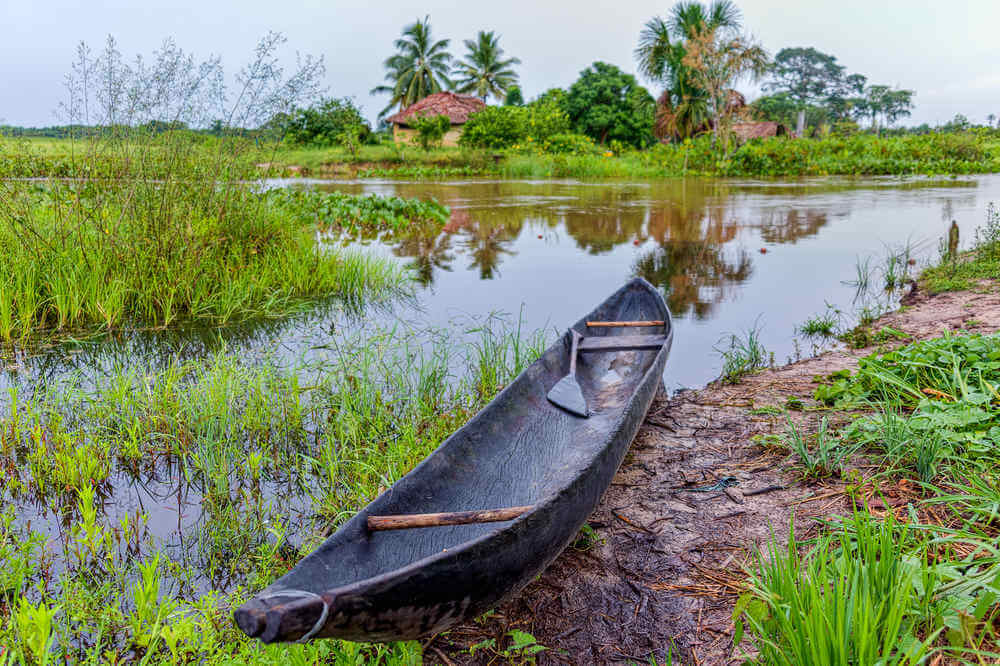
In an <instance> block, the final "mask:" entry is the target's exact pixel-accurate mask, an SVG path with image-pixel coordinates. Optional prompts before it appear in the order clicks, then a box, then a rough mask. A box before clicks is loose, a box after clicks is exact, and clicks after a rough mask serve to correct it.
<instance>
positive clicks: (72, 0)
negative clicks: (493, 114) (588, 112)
mask: <svg viewBox="0 0 1000 666" xmlns="http://www.w3.org/2000/svg"><path fill="white" fill-rule="evenodd" d="M738 4H739V6H740V8H741V9H742V10H743V14H744V24H745V27H746V28H747V29H748V30H749V31H750V32H751V33H753V34H754V35H755V36H756V37H757V38H758V39H760V40H761V41H762V42H763V44H764V46H765V47H766V48H767V49H768V50H769V51H770V52H771V53H772V54H774V53H776V52H777V51H778V50H780V49H781V48H783V47H786V46H813V47H815V48H817V49H819V50H820V51H823V52H826V53H830V54H832V55H835V56H836V57H837V58H838V60H839V62H840V63H841V64H843V65H845V66H846V67H847V69H848V72H858V73H861V74H865V75H866V76H868V78H869V82H872V83H884V84H888V85H892V86H897V87H903V88H909V89H912V90H915V91H916V93H917V94H916V97H915V102H916V107H915V109H914V112H913V116H912V118H910V119H909V120H907V121H905V122H906V124H920V123H922V122H928V123H931V124H934V123H939V122H944V121H947V120H949V119H951V118H952V117H953V116H954V115H955V114H956V113H963V114H965V115H966V116H968V117H969V118H970V119H971V120H973V121H975V122H983V121H984V120H985V118H986V116H987V114H989V113H995V114H997V115H1000V0H951V1H950V2H942V1H941V0H824V1H822V2H821V1H815V0H741V1H740V0H738ZM0 6H2V7H3V9H2V11H0V25H3V26H4V28H5V30H4V31H3V32H4V36H3V39H2V40H0V91H2V92H0V123H7V124H16V125H29V126H30V125H35V126H40V125H49V124H55V123H57V122H59V120H58V118H57V117H56V116H55V114H54V109H55V108H56V107H57V105H58V103H59V101H60V100H62V98H63V90H62V78H63V75H64V74H65V73H66V72H67V71H68V70H69V65H70V63H71V61H72V59H73V51H74V48H75V46H76V44H77V42H79V41H80V40H85V41H87V42H88V43H89V44H90V45H91V46H92V47H94V48H95V49H96V48H99V47H100V46H101V44H102V43H103V41H104V39H105V37H106V36H107V34H108V33H111V34H113V35H114V36H115V37H116V38H117V40H118V42H119V45H120V48H121V51H122V53H123V54H124V55H125V56H126V57H132V56H134V55H135V54H136V53H143V54H145V55H148V54H149V53H150V52H151V51H152V50H153V49H154V48H156V47H157V46H158V45H159V43H160V42H161V41H162V40H163V38H164V37H168V36H172V37H173V38H174V39H175V41H176V42H177V43H178V45H179V46H181V47H182V48H184V49H185V50H187V51H193V52H194V53H195V54H197V55H199V56H202V57H204V56H207V55H209V54H212V53H218V54H220V55H221V56H222V58H223V62H224V63H225V64H226V66H227V71H228V72H230V73H232V72H234V71H235V70H237V69H238V68H239V66H240V65H242V64H243V63H244V62H246V60H247V59H248V58H249V54H250V52H251V49H252V48H253V47H254V45H255V44H256V42H257V40H258V38H259V37H260V36H261V35H263V34H264V33H265V32H266V31H267V30H277V31H280V32H282V33H284V34H285V35H286V36H287V37H288V40H289V43H288V46H289V55H293V54H294V51H295V50H298V51H300V52H302V53H311V54H314V55H323V56H325V58H326V64H327V84H328V86H329V93H330V94H331V95H334V96H337V97H340V96H353V97H354V98H355V100H356V101H357V102H358V103H359V104H360V105H361V107H362V109H363V110H364V112H365V113H366V115H368V116H369V117H374V116H375V114H376V113H377V112H378V111H379V110H380V109H381V108H382V107H383V106H384V105H385V102H386V100H385V99H384V98H382V97H378V98H376V97H370V96H369V95H368V91H369V90H370V89H371V88H372V87H373V86H375V85H377V84H379V83H381V81H382V75H383V71H382V68H381V63H382V61H383V60H384V59H385V58H386V57H387V56H388V55H389V54H390V53H391V52H392V41H393V40H394V39H395V38H396V37H397V36H398V35H399V32H400V30H401V29H402V27H403V26H404V25H405V24H408V23H410V22H412V21H413V20H414V19H416V18H418V17H423V15H424V14H429V15H430V17H431V25H432V27H433V30H434V34H435V36H436V37H437V38H444V37H446V38H450V39H451V40H452V48H451V52H452V54H453V55H456V56H457V55H462V54H463V53H464V47H463V46H462V40H464V39H467V38H471V37H472V36H474V34H475V33H476V32H477V31H478V30H481V29H486V30H496V31H498V32H499V33H500V34H501V35H502V38H501V45H502V46H503V47H504V48H505V49H506V50H507V53H508V54H509V55H515V56H517V57H519V58H521V60H522V61H523V64H522V65H521V66H520V69H519V71H520V75H521V83H522V88H523V89H524V93H525V97H526V98H528V99H530V98H531V97H533V96H534V95H536V94H538V93H539V92H541V91H542V90H544V89H546V88H550V87H552V86H562V87H566V86H568V85H570V84H571V83H572V82H573V81H574V80H575V79H576V76H577V74H578V73H579V72H580V70H582V69H584V68H585V67H587V66H588V65H589V64H590V63H591V62H593V61H595V60H603V61H606V62H610V63H613V64H615V65H618V66H619V67H621V68H622V69H624V70H626V71H629V72H635V63H634V61H633V59H632V50H633V49H634V48H635V43H636V39H637V37H638V34H639V31H640V29H641V28H642V24H643V23H644V22H645V21H646V20H647V19H649V18H650V17H651V16H653V15H655V14H658V13H659V14H665V13H666V11H667V10H668V9H669V7H670V6H671V2H670V1H669V0H668V1H666V2H664V1H659V2H656V1H652V0H619V1H618V2H614V3H609V2H594V1H593V0H555V1H544V0H504V1H502V2H490V3H481V2H475V1H473V0H462V1H460V2H458V1H448V0H424V2H421V3H419V4H416V3H409V2H402V1H399V0H379V1H378V2H372V3H360V2H348V1H345V0H325V1H324V0H285V1H283V2H275V1H274V0H268V1H264V0H240V1H239V2H237V1H235V0H172V1H170V2H166V1H165V0H142V1H137V0H132V1H127V0H117V1H110V0H90V1H87V0H47V1H42V0H35V1H32V0H0ZM644 83H645V82H644ZM651 92H653V94H654V95H656V94H658V91H657V90H655V89H653V88H652V87H651ZM750 92H753V91H750ZM752 96H756V95H755V94H754V95H752Z"/></svg>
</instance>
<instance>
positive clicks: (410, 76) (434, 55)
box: [371, 16, 452, 116]
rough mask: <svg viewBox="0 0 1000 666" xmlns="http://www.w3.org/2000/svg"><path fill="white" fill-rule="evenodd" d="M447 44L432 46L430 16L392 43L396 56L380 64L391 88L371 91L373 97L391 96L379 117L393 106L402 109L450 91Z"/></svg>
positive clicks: (445, 40)
mask: <svg viewBox="0 0 1000 666" xmlns="http://www.w3.org/2000/svg"><path fill="white" fill-rule="evenodd" d="M449 43H450V40H447V39H441V40H438V41H436V42H435V41H434V40H433V39H432V38H431V26H430V17H429V16H425V17H424V20H423V21H420V20H418V21H417V22H416V23H413V24H412V25H408V26H406V28H404V29H403V35H402V37H400V38H399V39H397V40H396V41H395V42H393V46H395V47H396V50H397V53H396V54H395V55H392V56H390V57H388V58H386V60H385V62H384V63H383V66H384V67H385V69H386V73H385V80H386V81H387V82H388V83H389V84H390V85H381V86H376V87H374V88H372V90H371V94H372V95H378V94H381V93H388V94H390V95H392V99H390V100H389V104H388V105H387V106H386V107H385V108H384V109H382V112H381V113H380V114H379V116H384V115H385V114H386V113H388V112H389V111H390V110H392V108H393V107H394V106H398V107H399V108H400V109H404V108H406V107H408V106H410V105H411V104H413V103H415V102H419V101H420V100H422V99H423V98H424V97H427V96H428V95H432V94H434V93H436V92H441V91H442V90H445V89H447V88H450V87H451V85H452V83H451V80H450V79H449V78H448V72H449V70H450V68H451V54H449V53H448V51H447V49H448V44H449Z"/></svg>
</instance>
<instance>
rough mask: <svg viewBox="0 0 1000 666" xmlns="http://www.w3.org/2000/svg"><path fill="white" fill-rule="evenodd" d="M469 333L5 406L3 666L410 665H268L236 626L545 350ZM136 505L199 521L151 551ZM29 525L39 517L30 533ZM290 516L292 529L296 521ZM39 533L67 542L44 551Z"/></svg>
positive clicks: (401, 655) (400, 656) (341, 347)
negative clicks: (254, 600)
mask: <svg viewBox="0 0 1000 666" xmlns="http://www.w3.org/2000/svg"><path fill="white" fill-rule="evenodd" d="M469 333H470V334H471V335H472V341H471V342H469V343H468V344H456V342H455V340H454V334H445V333H441V334H439V335H438V336H436V337H434V338H433V339H432V341H431V342H430V343H429V344H428V345H427V346H424V347H421V346H419V344H418V343H416V342H412V340H413V337H412V334H411V333H410V332H403V331H382V332H375V333H371V332H369V333H367V334H366V335H364V336H358V338H357V339H346V340H339V341H338V344H337V349H336V350H335V351H331V353H330V354H329V356H328V357H325V358H324V357H321V358H319V359H318V360H315V361H312V362H310V364H308V365H301V364H300V365H296V366H293V367H287V368H286V367H281V366H278V365H276V364H274V363H272V362H268V361H265V362H263V363H262V364H259V365H246V364H243V363H240V362H239V361H237V360H236V359H235V358H233V357H232V356H229V355H226V354H224V353H223V354H219V355H217V356H216V357H214V358H211V359H208V360H204V361H189V362H179V361H175V362H172V363H170V364H168V365H167V366H165V367H164V368H162V369H160V370H157V371H151V370H149V369H136V368H131V369H129V368H120V369H116V370H114V371H112V372H111V373H110V375H109V376H107V377H106V378H104V379H102V380H101V381H100V382H98V383H97V385H96V388H85V385H84V382H83V381H82V380H81V379H73V378H70V379H66V380H63V381H60V382H58V383H55V384H41V385H39V386H38V387H37V388H36V390H35V391H34V392H33V394H32V395H30V396H29V395H21V394H19V393H18V392H12V393H11V395H10V398H9V400H8V401H7V407H6V413H5V414H4V415H3V417H2V419H0V466H2V468H3V469H4V470H5V473H4V477H3V482H2V484H0V501H2V503H3V506H4V507H5V509H4V510H3V511H2V512H0V559H2V561H3V562H4V566H3V567H2V568H0V589H3V590H4V593H3V595H4V596H3V599H2V600H0V645H3V646H6V648H7V649H9V650H10V654H11V655H12V659H13V660H14V663H21V662H24V663H56V662H60V663H61V662H62V661H63V660H65V659H68V660H70V661H73V662H80V663H106V662H115V661H122V660H125V661H141V662H143V663H187V662H198V663H212V664H224V663H258V664H265V663H293V664H316V663H326V664H369V663H378V664H417V663H420V661H421V658H420V646H419V644H416V643H400V644H395V645H388V646H384V645H383V646H379V645H361V644H354V643H348V642H343V641H318V642H316V643H314V644H311V645H290V646H264V645H261V644H260V643H258V642H257V641H254V640H250V639H247V638H246V637H245V636H243V635H242V634H241V633H240V632H239V631H238V629H236V627H235V625H234V623H233V622H232V618H231V615H230V613H231V609H232V607H233V606H234V605H235V604H238V603H240V602H241V600H245V599H246V598H248V597H249V596H250V595H252V594H253V593H254V592H255V591H257V590H259V589H260V588H261V587H263V586H265V585H267V584H268V583H269V582H271V581H272V580H274V579H275V578H276V577H277V576H279V575H281V574H282V573H284V572H285V571H287V570H288V569H289V567H291V566H292V565H294V563H295V562H296V561H297V560H298V559H299V558H300V557H302V556H304V555H305V554H307V553H308V552H309V551H310V550H311V549H312V548H314V547H315V546H316V545H318V544H319V543H320V542H321V541H322V539H323V537H324V535H325V534H328V533H329V532H330V531H332V530H333V529H334V528H336V526H337V525H338V524H340V523H341V522H343V521H344V520H346V519H348V518H349V517H350V516H352V515H353V514H354V513H355V512H356V511H357V510H358V509H359V508H361V507H362V506H364V505H365V504H366V503H367V502H369V501H370V500H372V499H373V498H374V497H375V496H377V495H378V494H379V493H380V492H382V490H384V489H385V488H386V487H388V486H389V485H391V484H392V483H393V482H394V481H396V480H397V479H398V478H400V477H401V476H402V475H404V474H405V473H406V472H407V471H409V470H410V469H412V467H413V466H414V465H416V464H417V463H418V462H419V461H420V460H422V459H423V458H424V457H425V456H426V455H427V454H428V453H429V452H430V451H431V450H433V449H434V448H435V447H436V446H437V445H438V444H439V443H440V442H441V441H442V440H443V439H444V438H445V437H446V436H447V435H448V434H450V433H451V432H452V431H453V430H455V429H456V428H457V427H458V426H460V425H461V424H463V423H465V422H466V421H467V420H468V419H469V418H470V416H471V415H472V414H473V413H475V412H476V411H477V410H478V409H480V408H481V407H482V406H484V405H485V404H486V403H487V402H488V401H489V400H490V399H492V397H493V396H494V395H495V394H496V392H497V391H499V390H500V389H501V388H502V387H503V385H505V384H506V383H507V382H509V381H510V379H511V378H512V377H513V376H515V375H516V374H517V373H518V372H519V371H520V370H521V369H522V368H523V367H525V366H526V365H527V364H528V363H529V362H531V361H532V360H533V359H534V358H535V357H537V355H538V353H539V352H540V350H541V348H542V346H543V340H542V338H541V337H540V336H539V335H537V334H536V335H527V334H524V333H523V332H521V331H520V329H519V328H510V327H509V326H507V325H506V323H504V322H503V321H500V320H498V319H495V318H491V319H490V320H488V321H486V322H484V323H483V324H482V325H481V326H480V327H478V328H477V329H475V330H472V331H470V332H469ZM453 368H458V369H461V370H460V372H459V373H458V374H457V375H456V374H453V370H452V369H453ZM137 488H146V489H149V490H150V492H153V493H155V492H159V491H157V489H160V491H162V492H164V493H165V494H166V495H167V496H169V497H170V498H171V499H170V500H168V503H170V502H176V498H177V497H189V498H190V499H194V500H195V502H194V503H193V504H192V503H189V504H187V505H186V506H184V507H181V509H182V510H183V511H185V512H193V513H195V514H196V515H197V520H196V521H195V522H194V523H193V525H191V526H189V527H187V528H185V529H184V531H183V532H181V531H178V532H172V533H171V536H170V537H168V539H167V540H168V541H170V542H174V543H176V542H178V539H179V537H183V538H182V539H180V542H181V543H182V544H187V545H186V547H183V548H177V547H173V548H170V549H166V548H165V547H164V545H165V544H164V543H163V542H162V541H160V540H158V539H154V538H152V537H151V535H150V533H149V532H147V529H146V525H147V523H148V520H149V516H148V515H146V514H145V512H144V511H143V510H141V509H140V510H139V511H132V509H130V507H131V506H133V504H131V503H129V502H123V501H122V500H123V498H124V496H127V495H134V492H135V490H134V489H137ZM105 498H109V499H108V500H106V499H105ZM110 498H114V499H110ZM198 498H200V501H197V499H198ZM29 506H32V507H36V506H40V507H48V509H47V510H45V511H43V512H42V514H41V516H42V517H41V518H40V517H38V516H36V517H35V518H33V519H31V520H28V519H27V518H25V517H23V515H24V514H23V513H22V508H24V507H29ZM291 507H304V511H303V513H302V514H301V516H300V517H299V518H294V519H293V518H291V516H292V515H294V514H293V513H292V512H291V511H290V508H291ZM45 521H58V522H59V524H60V525H63V526H64V527H63V528H62V529H61V530H59V532H58V533H57V536H56V537H54V538H49V537H46V536H43V532H42V531H39V527H40V525H44V523H45ZM293 544H296V545H293ZM206 586H207V591H206ZM197 590H200V591H197ZM81 636H87V637H88V639H87V640H86V641H81V640H79V637H81Z"/></svg>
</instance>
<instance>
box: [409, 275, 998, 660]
mask: <svg viewBox="0 0 1000 666" xmlns="http://www.w3.org/2000/svg"><path fill="white" fill-rule="evenodd" d="M904 303H906V304H907V307H905V308H903V309H902V310H901V311H899V312H896V313H893V314H890V315H887V316H885V317H883V318H882V319H880V320H879V321H878V322H876V323H875V324H874V325H873V327H872V329H873V330H877V329H880V328H882V327H885V326H889V327H892V328H894V329H896V330H900V331H903V332H905V333H907V334H908V335H910V336H912V337H911V339H910V340H909V341H912V340H919V339H926V338H932V337H937V336H940V335H941V334H942V333H943V332H944V331H949V330H956V329H960V328H965V329H967V330H969V331H972V332H981V333H988V332H995V331H997V330H1000V295H998V291H997V289H996V285H994V284H991V283H983V284H981V285H980V287H979V288H978V289H976V290H975V291H967V292H955V293H948V294H939V295H933V296H928V295H925V294H920V293H914V294H911V295H909V296H908V297H907V298H905V299H904ZM895 344H896V345H899V344H905V342H904V341H898V342H896V343H895ZM873 351H875V348H873V347H869V348H865V349H858V350H847V349H839V350H835V351H831V352H828V353H825V354H822V355H820V356H818V357H815V358H811V359H808V360H803V361H800V362H797V363H792V364H790V365H787V366H784V367H780V368H776V369H774V370H768V371H764V372H761V373H759V374H755V375H752V376H749V377H747V378H745V379H744V380H743V381H741V382H740V383H738V384H735V385H726V386H721V385H711V386H709V387H707V388H705V389H703V390H699V391H683V392H680V393H678V394H676V395H675V396H673V397H668V396H667V395H665V394H664V393H661V394H660V395H658V396H657V398H656V399H655V401H654V403H653V405H652V407H651V408H650V410H649V413H648V415H647V417H646V421H645V423H644V425H643V427H642V428H641V429H640V431H639V433H638V435H637V436H636V438H635V441H634V442H633V444H632V448H631V451H630V452H629V455H628V456H627V457H626V459H625V462H624V464H623V465H622V468H621V469H620V470H619V472H618V475H617V476H616V477H615V479H614V482H613V483H612V485H611V487H610V488H609V489H608V491H607V493H605V495H604V498H603V500H602V501H601V504H600V506H599V507H598V508H597V510H596V511H594V513H593V515H592V516H591V517H590V519H589V521H588V524H589V525H590V527H591V528H592V529H593V534H592V536H591V538H590V539H589V543H581V542H580V541H578V542H577V543H576V544H574V546H571V547H570V548H567V549H566V551H565V552H564V553H563V554H562V555H561V556H560V557H559V558H558V559H557V560H556V561H555V563H553V564H552V566H550V567H549V568H548V569H547V570H546V571H545V573H544V574H542V576H541V577H540V578H539V579H538V580H537V581H536V582H534V583H532V584H531V585H530V586H529V587H528V588H526V589H525V590H524V591H523V592H522V593H521V594H520V595H519V596H518V598H516V599H514V600H513V601H511V602H509V603H507V604H506V605H504V606H502V607H500V608H499V609H497V610H496V611H495V612H493V613H492V614H490V615H489V616H488V617H486V618H485V619H481V620H479V621H478V622H477V623H472V624H468V625H465V626H462V627H459V628H457V629H454V630H452V631H450V632H448V633H447V634H445V635H442V636H438V637H436V638H435V639H434V640H433V641H431V642H430V643H428V644H427V645H426V646H425V650H424V656H425V659H426V661H427V663H444V664H473V663H476V664H479V663H502V662H504V661H507V660H508V657H505V656H503V655H501V654H499V652H500V650H502V649H503V648H504V646H506V645H508V644H509V638H505V634H506V633H507V632H509V631H510V630H512V629H519V630H521V631H524V632H527V633H530V634H532V635H533V636H534V637H535V638H536V639H537V641H538V643H539V644H541V645H544V646H546V648H547V649H546V650H545V651H543V652H541V653H540V654H539V655H538V663H540V664H610V663H629V662H632V663H638V664H648V663H652V662H651V659H655V660H656V663H658V664H663V663H667V662H666V652H667V651H668V650H670V651H671V652H672V657H673V663H674V664H678V663H683V664H692V665H697V666H706V665H719V664H738V663H741V662H742V659H740V658H739V656H740V650H737V651H735V653H734V650H733V648H732V622H731V613H732V606H733V603H734V602H735V599H736V596H737V594H738V591H739V589H740V585H741V581H742V580H743V577H744V576H743V574H742V567H743V565H744V563H746V562H747V560H748V558H750V557H751V555H752V552H753V549H754V548H755V547H764V546H765V544H766V542H767V540H768V537H769V535H770V534H771V533H772V531H773V533H774V534H775V535H776V536H777V537H778V538H779V539H781V540H785V539H787V534H788V526H789V521H790V519H791V518H792V515H793V513H794V516H795V525H796V534H797V535H799V536H802V535H804V534H805V533H807V532H808V531H809V530H811V529H814V528H815V526H816V522H815V521H814V520H812V519H813V518H816V517H819V516H823V515H828V514H830V513H834V512H843V511H845V510H847V509H848V508H849V507H848V506H847V503H848V500H847V498H846V496H845V495H844V494H843V493H842V492H841V489H842V486H841V485H840V484H838V482H836V481H829V482H826V483H824V484H804V483H802V482H801V481H800V479H799V476H798V475H797V474H796V471H795V468H794V465H793V464H792V461H791V460H789V459H787V458H786V457H785V456H784V455H783V454H780V453H775V452H774V451H773V450H772V451H768V450H767V449H765V448H764V447H762V446H760V445H759V443H756V442H754V441H753V440H752V438H753V437H754V436H755V435H767V434H780V433H782V432H784V430H785V427H786V421H785V419H786V416H785V415H784V414H781V415H777V414H773V413H767V410H764V411H760V409H761V408H764V407H769V406H770V407H778V408H784V407H785V406H786V404H787V401H788V399H789V398H792V397H794V398H799V399H801V400H802V401H803V402H804V403H805V405H807V406H808V405H809V404H814V401H813V400H812V395H813V392H814V390H815V388H816V386H817V384H816V382H815V377H816V376H817V375H827V374H829V373H831V372H833V371H836V370H840V369H843V368H847V369H853V368H854V367H855V366H856V365H857V361H858V359H859V358H861V357H862V356H866V355H868V354H870V353H872V352H873ZM669 371H670V367H669V362H668V365H667V372H669ZM824 415H825V416H827V417H828V418H829V419H830V422H831V425H833V424H836V423H839V422H844V421H846V420H847V418H848V417H847V415H844V414H837V413H834V412H829V411H824V412H815V411H795V410H789V411H788V417H790V418H791V419H792V420H793V421H795V422H796V423H797V424H798V425H800V426H801V427H803V428H804V429H805V430H806V431H807V432H814V431H815V429H816V427H817V425H818V422H819V419H820V417H821V416H824ZM725 477H736V479H737V480H738V482H739V483H738V485H736V486H733V487H731V488H729V489H727V490H728V492H724V491H709V492H705V491H696V490H694V489H695V488H704V487H705V486H710V485H712V484H713V483H714V482H716V481H718V480H720V479H723V478H725ZM901 492H905V489H903V490H902V491H901ZM490 638H493V639H494V640H495V641H496V644H497V645H498V646H500V650H489V649H485V650H477V651H476V653H475V655H470V654H469V651H468V647H469V646H472V645H475V644H477V643H481V642H482V641H485V640H488V639H490ZM748 647H749V646H748V644H747V643H744V644H743V645H741V646H740V649H744V648H748ZM515 661H517V660H516V659H515Z"/></svg>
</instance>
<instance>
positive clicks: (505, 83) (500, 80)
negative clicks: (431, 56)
mask: <svg viewBox="0 0 1000 666" xmlns="http://www.w3.org/2000/svg"><path fill="white" fill-rule="evenodd" d="M465 48H466V49H468V53H467V54H466V56H465V59H464V60H461V61H459V63H458V65H457V66H456V67H455V71H454V74H455V76H457V77H460V78H459V79H458V80H457V81H456V82H455V88H456V90H458V92H460V93H466V94H474V95H476V96H477V97H479V98H480V99H482V100H483V101H484V102H485V101H486V98H487V97H489V96H490V95H493V96H494V97H495V98H496V99H503V96H504V93H506V92H507V90H508V89H509V88H510V87H511V86H513V85H515V84H516V83H517V73H516V72H515V71H514V70H513V69H512V67H513V65H520V64H521V61H520V60H518V59H517V58H507V59H504V57H503V54H504V50H503V49H502V48H500V37H499V36H498V35H495V34H494V33H493V31H490V32H485V31H480V32H479V34H478V35H477V36H476V39H475V41H473V40H471V39H467V40H465Z"/></svg>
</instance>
